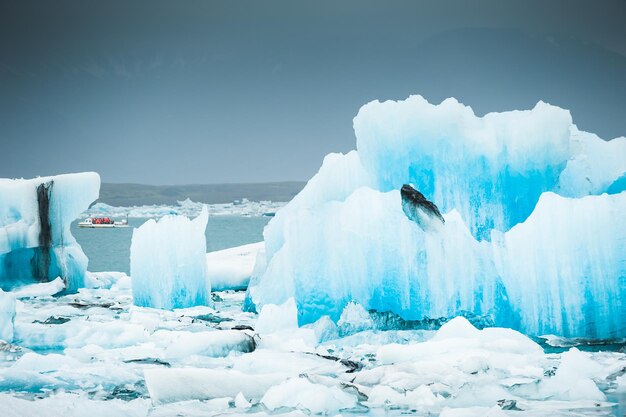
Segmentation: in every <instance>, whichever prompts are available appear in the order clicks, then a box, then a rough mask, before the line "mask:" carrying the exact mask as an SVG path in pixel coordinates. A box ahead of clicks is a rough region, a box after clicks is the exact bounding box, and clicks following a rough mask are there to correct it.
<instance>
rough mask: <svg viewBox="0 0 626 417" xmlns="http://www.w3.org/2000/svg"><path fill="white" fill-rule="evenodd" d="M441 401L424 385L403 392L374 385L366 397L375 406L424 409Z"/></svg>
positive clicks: (441, 399)
mask: <svg viewBox="0 0 626 417" xmlns="http://www.w3.org/2000/svg"><path fill="white" fill-rule="evenodd" d="M442 401H443V398H441V397H437V396H435V395H434V394H433V393H432V391H431V390H430V388H428V387H427V386H426V385H420V386H419V387H417V388H416V389H414V390H409V391H405V392H398V391H396V390H394V389H393V388H391V387H389V386H386V385H376V386H375V387H374V388H372V390H371V391H370V393H369V395H368V403H370V404H372V405H376V406H389V405H393V406H400V407H407V408H408V407H410V408H426V407H432V406H435V405H437V404H439V403H441V402H442Z"/></svg>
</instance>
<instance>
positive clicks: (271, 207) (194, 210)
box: [81, 198, 287, 218]
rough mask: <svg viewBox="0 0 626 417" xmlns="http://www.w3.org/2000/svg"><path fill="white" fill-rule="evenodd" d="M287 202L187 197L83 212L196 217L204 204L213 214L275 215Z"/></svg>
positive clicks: (104, 206) (100, 206)
mask: <svg viewBox="0 0 626 417" xmlns="http://www.w3.org/2000/svg"><path fill="white" fill-rule="evenodd" d="M285 204H287V203H286V202H275V201H250V200H248V199H245V198H244V199H242V200H238V201H234V202H232V203H223V204H204V203H197V202H194V201H191V200H190V199H186V200H184V201H179V202H178V204H176V205H166V204H163V205H156V204H154V205H144V206H130V207H122V206H120V207H116V206H110V205H108V204H105V203H96V204H94V205H93V206H91V207H90V208H89V209H88V210H86V211H84V212H83V213H82V214H81V218H86V217H105V216H106V217H112V218H119V217H127V216H128V217H135V218H154V217H157V218H158V217H163V216H166V215H182V216H187V217H196V216H198V215H199V214H200V211H201V210H202V206H203V205H206V207H207V209H208V211H209V215H212V216H273V215H274V214H275V213H276V211H278V210H279V209H280V208H281V207H283V206H284V205H285Z"/></svg>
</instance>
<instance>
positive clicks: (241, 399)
mask: <svg viewBox="0 0 626 417" xmlns="http://www.w3.org/2000/svg"><path fill="white" fill-rule="evenodd" d="M251 406H252V404H250V403H249V402H248V400H246V397H245V396H244V395H243V392H239V394H237V396H236V397H235V407H236V408H240V409H245V408H250V407H251Z"/></svg>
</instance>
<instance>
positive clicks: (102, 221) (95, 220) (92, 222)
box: [78, 217, 128, 229]
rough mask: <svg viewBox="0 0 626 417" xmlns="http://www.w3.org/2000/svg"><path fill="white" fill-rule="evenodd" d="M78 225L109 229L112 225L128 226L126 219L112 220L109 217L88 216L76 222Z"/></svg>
mask: <svg viewBox="0 0 626 417" xmlns="http://www.w3.org/2000/svg"><path fill="white" fill-rule="evenodd" d="M78 227H89V228H93V229H111V228H114V227H128V219H126V220H117V221H116V220H113V219H111V218H109V217H89V218H87V219H85V220H83V221H82V222H80V223H78Z"/></svg>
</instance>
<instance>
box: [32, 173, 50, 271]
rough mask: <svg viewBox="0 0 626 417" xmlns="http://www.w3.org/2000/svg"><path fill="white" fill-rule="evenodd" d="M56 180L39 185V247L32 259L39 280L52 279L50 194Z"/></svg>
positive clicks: (33, 268) (33, 269)
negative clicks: (50, 272) (50, 271)
mask: <svg viewBox="0 0 626 417" xmlns="http://www.w3.org/2000/svg"><path fill="white" fill-rule="evenodd" d="M53 185H54V181H48V182H45V183H42V184H39V185H38V186H37V210H38V214H39V226H40V231H39V247H38V248H37V250H36V251H35V255H34V256H33V258H32V260H31V267H32V271H33V277H34V278H35V279H36V280H37V281H39V282H47V281H49V280H50V278H49V276H48V274H49V270H50V247H51V243H52V231H51V230H52V227H51V225H50V195H51V193H52V186H53Z"/></svg>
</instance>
